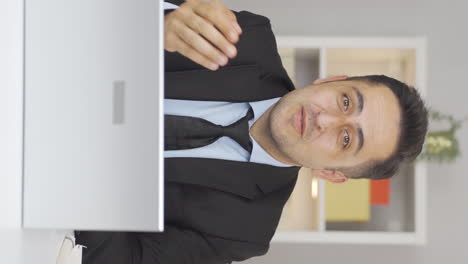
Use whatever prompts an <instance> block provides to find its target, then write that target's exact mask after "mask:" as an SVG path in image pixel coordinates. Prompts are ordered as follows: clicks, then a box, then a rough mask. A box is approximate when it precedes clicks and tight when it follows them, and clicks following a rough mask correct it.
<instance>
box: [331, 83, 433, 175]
mask: <svg viewBox="0 0 468 264" xmlns="http://www.w3.org/2000/svg"><path fill="white" fill-rule="evenodd" d="M348 80H356V81H364V82H367V83H370V84H380V85H384V86H386V87H388V88H389V89H390V90H391V91H392V92H393V94H394V95H395V96H396V97H397V99H398V103H399V105H400V113H401V114H400V131H399V132H400V133H399V136H398V141H397V148H396V150H395V151H394V152H393V153H392V154H391V155H390V157H388V158H387V159H385V160H371V161H367V162H364V163H362V164H360V165H358V166H356V167H353V168H341V169H337V170H340V171H342V172H343V173H344V174H345V175H347V176H349V177H351V178H368V179H374V180H378V179H386V178H390V177H392V176H393V175H394V174H395V173H396V172H397V171H398V168H399V166H400V164H401V163H402V162H411V161H414V160H415V159H416V158H417V156H418V155H419V153H421V151H422V148H423V144H424V140H425V138H426V133H427V126H428V111H427V108H426V106H425V104H424V102H423V100H422V98H421V96H420V94H419V92H418V90H416V89H415V88H414V87H411V86H408V85H407V84H405V83H403V82H400V81H398V80H396V79H393V78H390V77H388V76H385V75H368V76H356V77H350V78H348V79H346V81H348Z"/></svg>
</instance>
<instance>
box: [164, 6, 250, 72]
mask: <svg viewBox="0 0 468 264" xmlns="http://www.w3.org/2000/svg"><path fill="white" fill-rule="evenodd" d="M164 27H165V43H164V47H165V49H166V50H167V51H169V52H175V51H177V52H179V53H180V54H182V55H184V56H185V57H187V58H189V59H191V60H192V61H194V62H196V63H198V64H200V65H202V66H203V67H205V68H208V69H210V70H213V71H214V70H217V69H218V67H219V66H224V65H226V64H227V62H228V57H229V58H234V57H235V56H236V55H237V50H236V47H235V46H234V45H233V44H235V43H237V41H238V40H239V35H240V34H241V33H242V30H241V28H240V26H239V24H238V23H237V19H236V16H235V15H234V13H233V12H232V11H231V10H229V9H228V8H227V7H226V6H225V5H224V4H223V3H222V2H221V1H219V0H214V1H210V2H204V1H201V0H187V1H186V2H185V3H183V4H182V5H180V7H179V8H177V9H176V10H174V11H173V12H171V13H169V14H168V15H166V17H165V21H164Z"/></svg>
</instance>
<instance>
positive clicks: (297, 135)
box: [269, 80, 400, 169]
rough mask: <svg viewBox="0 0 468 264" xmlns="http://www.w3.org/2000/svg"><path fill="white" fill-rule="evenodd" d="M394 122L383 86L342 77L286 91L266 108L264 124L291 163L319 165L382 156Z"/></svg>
mask: <svg viewBox="0 0 468 264" xmlns="http://www.w3.org/2000/svg"><path fill="white" fill-rule="evenodd" d="M399 122H400V107H399V104H398V100H397V98H396V96H395V95H394V94H393V92H392V91H391V90H390V89H389V88H388V87H386V86H383V85H375V84H370V83H367V82H363V81H356V80H344V81H334V82H325V83H321V84H317V85H310V86H307V87H304V88H301V89H297V90H295V91H292V92H290V93H288V94H287V95H286V96H284V97H283V98H281V100H280V101H278V103H277V104H276V105H275V106H274V107H273V108H272V110H271V115H270V119H269V126H270V131H271V134H272V139H273V141H274V143H275V144H276V147H277V148H278V149H279V150H280V151H281V152H282V154H283V155H285V156H287V157H288V158H289V159H290V160H291V161H293V162H294V163H295V164H296V165H298V166H303V167H307V168H315V169H325V168H336V167H354V166H356V165H359V164H361V163H363V162H366V161H369V160H383V159H386V158H388V157H389V156H390V155H391V154H392V153H393V151H394V150H395V148H396V144H397V140H398V136H399Z"/></svg>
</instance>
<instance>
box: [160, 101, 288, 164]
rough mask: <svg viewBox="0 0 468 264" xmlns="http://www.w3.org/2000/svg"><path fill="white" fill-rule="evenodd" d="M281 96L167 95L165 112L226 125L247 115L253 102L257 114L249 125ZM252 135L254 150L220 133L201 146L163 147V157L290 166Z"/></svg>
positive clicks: (253, 108)
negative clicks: (220, 98) (238, 99)
mask: <svg viewBox="0 0 468 264" xmlns="http://www.w3.org/2000/svg"><path fill="white" fill-rule="evenodd" d="M279 99H280V98H279V97H278V98H273V99H268V100H263V101H258V102H250V103H231V102H212V101H191V100H174V99H164V113H165V114H168V115H184V116H193V117H199V118H203V119H206V120H208V121H210V122H212V123H214V124H218V125H223V126H227V125H230V124H232V123H234V122H236V121H237V120H239V119H241V118H242V117H244V116H245V115H246V114H247V111H248V110H249V106H250V107H252V110H253V112H254V118H253V119H251V120H250V121H249V128H250V127H252V125H253V124H254V123H255V121H257V119H258V118H259V117H260V116H261V115H262V114H263V113H264V112H265V111H266V110H268V108H269V107H270V106H272V105H273V104H275V103H276V102H277V101H278V100H279ZM249 135H250V134H249ZM250 139H251V140H252V153H251V154H250V153H249V152H248V151H247V150H245V149H244V148H243V147H242V146H241V145H239V144H238V143H237V142H236V141H235V140H233V139H231V138H230V137H221V138H219V139H218V140H217V141H215V142H213V143H211V144H209V145H206V146H203V147H200V148H194V149H184V150H166V151H164V157H165V158H172V157H192V158H212V159H224V160H235V161H244V162H255V163H262V164H268V165H273V166H278V167H290V166H291V165H289V164H285V163H282V162H279V161H277V160H276V159H274V158H273V157H272V156H270V155H269V154H268V153H267V152H266V151H265V150H264V149H263V148H262V147H261V146H260V145H259V144H258V143H257V142H256V141H255V139H254V138H253V137H252V136H251V135H250Z"/></svg>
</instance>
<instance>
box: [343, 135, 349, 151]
mask: <svg viewBox="0 0 468 264" xmlns="http://www.w3.org/2000/svg"><path fill="white" fill-rule="evenodd" d="M349 140H350V138H349V134H348V131H345V133H344V136H343V148H344V149H345V148H347V147H348V146H349Z"/></svg>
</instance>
